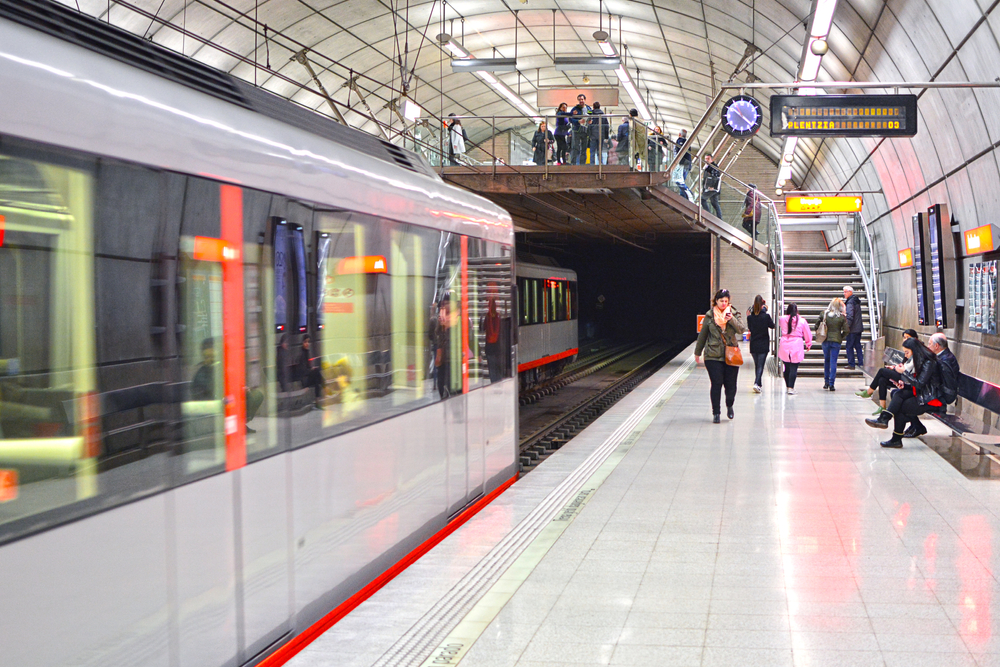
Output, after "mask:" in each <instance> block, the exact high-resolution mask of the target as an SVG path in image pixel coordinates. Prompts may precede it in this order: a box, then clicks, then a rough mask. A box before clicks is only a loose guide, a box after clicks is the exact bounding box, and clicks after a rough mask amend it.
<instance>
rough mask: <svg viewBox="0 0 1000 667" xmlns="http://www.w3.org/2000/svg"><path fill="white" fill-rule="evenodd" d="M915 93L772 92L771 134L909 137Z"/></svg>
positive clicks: (914, 118) (914, 126)
mask: <svg viewBox="0 0 1000 667" xmlns="http://www.w3.org/2000/svg"><path fill="white" fill-rule="evenodd" d="M916 133H917V96H916V95H773V96H771V136H773V137H778V136H796V137H912V136H913V135H915V134H916Z"/></svg>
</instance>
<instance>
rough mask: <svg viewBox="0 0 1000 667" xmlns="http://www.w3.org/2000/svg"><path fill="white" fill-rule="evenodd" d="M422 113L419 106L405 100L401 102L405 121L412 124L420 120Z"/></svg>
mask: <svg viewBox="0 0 1000 667" xmlns="http://www.w3.org/2000/svg"><path fill="white" fill-rule="evenodd" d="M422 113H423V109H421V108H420V105H419V104H417V103H416V102H414V101H413V100H406V101H405V102H403V118H405V119H406V120H408V121H410V122H413V121H415V120H416V119H418V118H420V115H421V114H422Z"/></svg>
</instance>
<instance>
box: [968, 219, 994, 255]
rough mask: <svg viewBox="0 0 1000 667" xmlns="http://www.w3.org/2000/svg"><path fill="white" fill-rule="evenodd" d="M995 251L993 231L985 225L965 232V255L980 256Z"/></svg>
mask: <svg viewBox="0 0 1000 667" xmlns="http://www.w3.org/2000/svg"><path fill="white" fill-rule="evenodd" d="M992 250H993V229H992V227H990V225H983V226H982V227H976V228H975V229H970V230H969V231H967V232H965V254H966V255H978V254H979V253H983V252H991V251H992Z"/></svg>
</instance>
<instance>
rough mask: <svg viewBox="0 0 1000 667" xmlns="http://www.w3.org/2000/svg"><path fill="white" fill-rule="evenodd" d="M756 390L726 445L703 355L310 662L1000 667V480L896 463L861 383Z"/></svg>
mask: <svg viewBox="0 0 1000 667" xmlns="http://www.w3.org/2000/svg"><path fill="white" fill-rule="evenodd" d="M748 371H750V368H745V369H743V371H742V372H741V378H740V384H741V389H740V393H739V395H738V398H737V401H736V419H735V420H734V421H732V422H730V421H728V420H726V419H725V417H723V423H722V424H720V425H715V424H712V423H711V415H710V409H709V407H708V378H707V374H706V373H705V371H704V369H703V368H701V367H694V366H693V364H692V362H691V360H690V350H689V351H687V352H685V353H684V354H683V355H682V356H681V357H679V358H678V359H677V360H675V362H673V363H672V364H671V365H670V366H668V367H667V368H665V369H664V370H663V371H661V372H660V373H658V374H657V375H656V376H654V377H653V378H651V379H650V380H648V381H647V382H646V383H644V385H643V386H642V387H640V388H639V389H637V390H636V391H635V392H633V394H631V395H630V396H629V397H627V398H626V399H624V400H623V401H621V402H620V403H619V404H618V405H616V406H615V407H614V408H613V409H612V410H611V411H610V412H609V413H607V414H605V415H604V416H603V417H601V419H599V420H598V421H597V422H595V423H594V425H593V426H591V427H590V428H588V429H587V431H585V432H584V433H583V434H582V435H581V436H579V437H577V438H576V439H574V440H573V441H572V442H571V443H570V444H569V445H567V446H566V447H564V448H563V449H562V450H560V451H559V452H558V453H557V454H556V455H554V456H553V457H551V458H550V459H549V460H548V461H546V462H545V463H544V464H542V465H541V466H540V467H539V468H538V470H536V471H535V472H532V473H531V474H529V475H527V476H526V477H525V478H523V479H522V480H521V481H519V482H518V483H517V484H515V485H514V486H513V487H511V489H509V490H508V491H507V492H506V493H504V494H503V495H502V496H501V497H500V498H499V499H498V500H497V501H496V502H494V503H493V505H491V506H490V507H488V508H487V509H485V510H484V511H483V512H481V513H480V514H479V515H477V516H476V517H475V518H474V519H473V520H472V521H470V522H469V523H468V524H466V525H465V526H463V527H462V528H461V529H460V530H459V531H456V533H454V534H453V535H452V536H451V537H449V538H448V539H447V540H445V541H444V542H442V543H441V544H440V545H439V546H438V547H436V548H435V549H434V550H433V551H431V552H430V553H429V554H428V555H427V556H425V557H424V558H423V559H422V560H421V561H420V562H418V563H417V564H415V565H414V566H413V567H411V568H410V569H409V570H407V571H406V572H404V573H403V574H402V575H400V576H399V577H398V578H397V579H395V580H394V581H393V582H391V583H390V584H389V585H388V586H386V587H385V588H384V589H382V590H381V591H380V592H379V593H377V594H376V595H375V596H373V597H372V598H371V599H370V600H369V601H368V602H366V603H365V604H363V605H362V606H361V607H359V608H358V609H357V610H356V611H355V612H353V613H352V614H351V615H349V616H348V617H347V618H345V619H344V620H343V621H341V622H340V623H339V624H338V625H336V626H334V628H332V629H331V630H330V631H329V632H327V633H326V634H325V635H323V636H322V637H320V638H319V639H318V640H317V641H316V642H314V643H313V644H312V645H310V646H309V647H307V648H306V649H305V650H304V651H303V652H302V653H300V654H299V656H297V657H296V658H295V659H294V660H293V661H292V662H291V663H290V664H292V665H300V666H303V665H338V666H339V665H396V664H399V665H425V664H426V665H432V664H461V665H465V666H470V667H471V666H481V667H513V666H514V665H519V666H521V667H555V666H557V665H563V666H567V667H568V666H577V665H609V664H610V665H623V666H624V665H633V666H636V667H640V666H641V667H650V666H660V665H662V666H669V665H679V666H684V667H688V666H692V667H696V666H699V665H702V666H705V667H715V666H723V665H726V666H730V665H731V666H734V667H749V666H754V665H762V666H768V667H781V666H784V665H795V666H797V667H798V666H801V667H807V666H809V667H819V666H825V665H836V666H839V667H845V666H853V665H858V666H868V665H887V666H890V667H894V666H896V665H900V666H902V665H905V666H907V667H919V666H923V665H942V666H944V665H947V666H949V667H952V666H954V667H961V666H965V665H980V666H983V667H986V666H991V665H998V666H1000V600H994V598H993V594H994V592H997V591H998V585H997V581H996V576H995V573H997V572H998V571H1000V542H998V536H1000V480H997V479H975V478H970V477H968V476H966V475H963V474H962V472H960V471H959V470H958V469H956V467H954V466H953V465H952V464H951V463H949V462H948V460H946V459H945V458H944V457H942V456H941V455H940V454H939V453H937V452H936V451H935V450H934V449H932V448H931V447H929V446H928V445H926V444H924V443H922V442H920V441H916V440H908V441H907V442H906V446H905V447H904V448H903V449H901V450H884V449H882V448H880V447H879V444H878V441H879V439H884V437H885V435H886V432H885V431H877V432H876V431H874V430H872V429H870V428H868V427H866V426H865V425H864V423H863V418H864V417H866V416H868V415H869V414H870V413H871V410H872V407H873V406H872V404H871V403H870V402H869V401H864V400H862V399H860V398H857V397H856V396H854V395H853V392H852V391H851V390H852V389H854V388H856V387H854V385H860V383H859V382H858V381H853V382H851V381H843V382H841V383H838V384H839V385H840V386H839V387H838V389H839V391H838V392H837V393H829V392H824V391H822V390H821V389H820V384H821V380H818V379H812V378H802V379H800V380H799V385H798V389H799V393H798V394H797V395H795V396H788V395H786V394H785V392H784V388H783V387H782V386H780V385H781V380H780V379H779V378H767V380H766V382H765V387H764V392H763V393H762V394H760V395H755V394H753V393H751V392H750V384H751V381H752V377H751V376H750V373H749V372H748ZM664 383H669V384H670V387H669V389H668V390H667V391H666V393H664V389H663V387H664V386H665V384H664ZM657 391H659V392H660V393H659V394H656V392H657ZM654 394H655V395H654ZM653 401H655V403H652V402H653ZM643 411H645V412H643ZM639 413H642V415H645V420H644V421H643V422H640V423H636V422H635V418H636V416H637V415H639ZM630 419H631V420H632V421H629V420H630ZM935 426H936V425H932V426H931V428H932V429H934V428H935ZM935 433H937V435H938V437H937V438H936V439H935V442H936V443H937V445H938V448H940V446H941V442H942V441H945V438H943V437H941V436H942V435H943V434H945V431H944V430H942V429H941V428H940V427H937V430H936V431H935V430H932V432H931V434H932V435H934V434H935ZM615 437H617V438H618V440H616V441H614V442H612V439H613V438H615ZM623 438H624V439H623ZM609 442H611V444H612V445H615V443H616V442H617V443H618V444H617V445H615V446H614V450H613V452H612V453H611V454H610V455H607V456H606V457H605V458H604V459H603V460H600V461H598V460H596V459H595V458H594V457H595V456H597V455H598V454H599V453H600V447H601V446H608V444H607V443H609ZM595 461H596V462H595ZM588 462H589V465H592V466H598V465H599V468H598V469H597V472H596V473H594V474H591V473H590V471H589V470H588V471H585V472H586V473H587V474H586V475H583V477H585V478H586V480H585V481H582V482H580V483H579V484H577V485H576V486H575V487H574V489H572V490H571V496H570V501H569V502H567V503H565V504H564V505H563V506H561V509H557V510H556V511H555V513H553V514H552V515H551V516H547V517H546V518H545V521H544V522H542V523H544V525H543V526H542V527H541V528H539V529H538V530H537V531H536V532H535V533H534V534H532V535H528V537H527V538H525V539H528V540H529V541H528V542H527V546H526V547H524V548H523V549H522V551H521V552H520V555H519V556H517V558H516V560H515V561H514V562H513V564H511V565H510V566H509V567H508V566H507V565H506V564H505V565H504V566H503V571H502V572H500V573H499V574H497V575H495V576H493V578H492V579H489V580H488V581H485V582H483V583H482V585H481V586H479V588H478V589H475V590H476V591H478V592H477V593H476V594H477V595H478V596H479V597H478V598H475V599H472V598H470V599H468V600H466V601H465V602H464V603H462V604H464V605H465V606H462V607H461V608H455V607H454V604H453V603H455V601H457V600H459V599H463V600H464V599H465V598H463V597H462V595H464V593H463V594H462V595H459V593H461V592H462V591H464V590H466V588H468V586H467V584H468V583H469V581H470V577H473V575H475V574H476V572H482V571H485V569H486V568H485V565H484V563H486V564H488V563H493V562H494V561H496V558H495V556H496V554H497V553H499V550H500V547H501V546H504V545H506V544H507V542H505V539H506V537H505V536H508V535H510V534H512V533H514V532H516V531H523V530H526V529H525V528H524V526H525V525H526V524H527V523H528V520H529V519H530V518H531V517H532V516H536V515H537V507H539V506H540V504H544V503H543V501H545V500H546V499H547V498H551V497H553V496H552V494H553V493H554V489H557V488H562V487H565V486H566V485H567V484H569V483H571V482H572V483H574V484H575V482H574V481H573V480H574V479H576V478H574V477H573V475H574V474H578V476H579V475H580V473H579V470H580V469H581V466H584V465H585V464H588ZM574 471H576V473H574ZM581 489H582V490H581ZM573 494H575V495H573ZM560 502H561V501H560ZM532 512H535V514H532ZM518 534H519V533H518ZM526 534H527V533H526ZM547 536H548V537H547ZM994 544H997V549H996V551H995V550H994ZM505 548H506V547H505ZM505 553H506V552H505ZM515 555H516V554H515ZM487 562H488V563H487ZM496 562H499V561H496ZM477 576H478V575H477ZM473 579H474V577H473ZM463 582H464V583H463ZM463 587H464V588H463ZM473 597H475V596H473ZM455 604H457V603H455ZM994 625H996V626H997V627H994ZM463 628H464V629H463ZM994 630H997V632H994ZM421 638H423V639H422V640H421ZM418 640H419V641H418ZM421 641H422V642H423V643H422V644H421ZM428 646H430V648H431V649H433V650H432V651H429V650H427V647H428ZM421 647H422V648H421Z"/></svg>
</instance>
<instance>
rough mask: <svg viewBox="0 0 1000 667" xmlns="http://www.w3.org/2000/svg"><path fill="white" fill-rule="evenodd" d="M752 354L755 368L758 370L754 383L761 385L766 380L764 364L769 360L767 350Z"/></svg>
mask: <svg viewBox="0 0 1000 667" xmlns="http://www.w3.org/2000/svg"><path fill="white" fill-rule="evenodd" d="M751 356H753V369H754V371H756V375H755V376H754V380H753V383H754V385H755V386H757V387H759V386H760V384H761V382H762V381H763V380H764V364H765V363H766V362H767V352H752V353H751Z"/></svg>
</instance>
